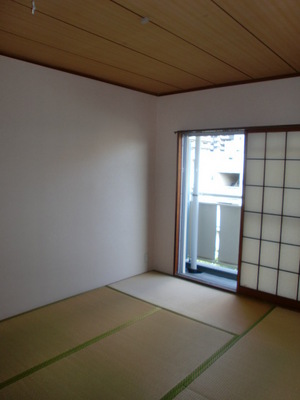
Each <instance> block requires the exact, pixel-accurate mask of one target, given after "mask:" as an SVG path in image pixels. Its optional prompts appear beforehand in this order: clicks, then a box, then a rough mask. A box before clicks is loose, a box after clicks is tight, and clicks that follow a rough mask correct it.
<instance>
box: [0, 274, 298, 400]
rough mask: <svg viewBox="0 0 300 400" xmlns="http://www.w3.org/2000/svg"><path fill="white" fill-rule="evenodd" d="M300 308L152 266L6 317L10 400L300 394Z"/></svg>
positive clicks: (2, 382) (5, 386)
mask: <svg viewBox="0 0 300 400" xmlns="http://www.w3.org/2000/svg"><path fill="white" fill-rule="evenodd" d="M299 337H300V314H299V313H297V312H294V311H290V310H287V309H283V308H279V307H274V306H272V305H271V304H266V303H262V302H259V301H257V300H253V299H248V298H245V297H239V296H236V295H235V294H231V293H226V292H223V291H219V290H214V289H211V288H208V287H205V286H201V285H198V284H195V283H192V282H188V281H184V280H182V279H179V278H175V277H171V276H166V275H163V274H160V273H157V272H149V273H146V274H142V275H139V276H135V277H133V278H130V279H126V280H123V281H120V282H117V283H115V284H113V285H110V286H108V287H103V288H99V289H96V290H93V291H90V292H87V293H84V294H81V295H78V296H75V297H72V298H69V299H66V300H64V301H61V302H58V303H54V304H51V305H49V306H46V307H42V308H40V309H37V310H34V311H31V312H28V313H25V314H22V315H19V316H17V317H13V318H10V319H7V320H5V321H2V322H0V399H16V400H19V399H30V400H32V399H41V400H43V399H55V400H61V399H74V400H77V399H84V400H89V399H104V400H106V399H108V400H110V399H139V400H143V399H155V400H156V399H176V400H187V399H188V400H224V399H228V400H235V399H243V400H244V399H249V400H256V399H262V400H269V399H270V400H276V399H280V400H281V399H297V400H298V398H299V394H300V379H299V378H300V346H299Z"/></svg>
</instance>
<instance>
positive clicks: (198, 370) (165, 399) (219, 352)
mask: <svg viewBox="0 0 300 400" xmlns="http://www.w3.org/2000/svg"><path fill="white" fill-rule="evenodd" d="M275 308H276V306H273V307H272V308H271V309H270V310H268V311H267V312H266V313H265V314H264V315H263V316H262V317H261V318H259V319H258V320H257V321H255V323H254V324H252V325H251V326H250V327H249V328H248V329H246V330H245V331H244V332H243V333H241V334H240V335H236V336H235V337H233V338H232V339H231V340H230V341H229V342H228V343H226V344H225V345H224V346H222V347H221V348H220V349H219V350H217V351H216V352H215V353H214V354H213V355H212V356H210V357H209V358H208V359H207V360H205V361H204V362H203V363H202V364H201V365H199V367H197V368H196V369H195V370H194V371H193V372H191V373H190V374H189V375H188V376H186V377H185V378H184V379H183V380H182V381H181V382H179V383H178V384H177V385H176V386H174V387H173V388H172V389H171V390H170V391H169V392H168V393H166V394H165V395H164V396H163V397H162V398H161V399H160V400H172V399H174V398H175V397H176V396H177V395H178V394H179V393H181V392H182V391H183V390H185V389H186V388H187V387H188V386H189V385H190V384H191V383H192V382H193V381H194V380H195V379H196V378H198V377H199V376H200V375H201V374H203V372H205V371H206V370H207V369H208V368H209V367H210V366H211V365H212V364H214V363H215V362H216V361H217V360H218V359H219V358H220V357H222V356H223V355H224V354H225V353H226V352H227V351H228V350H230V349H231V348H232V347H233V346H234V345H235V344H236V343H237V342H238V341H239V340H240V339H242V338H243V337H244V336H246V335H247V334H248V333H249V332H250V331H251V330H252V329H253V328H255V327H256V326H257V325H258V324H259V323H260V322H261V321H263V320H264V319H265V318H266V317H267V316H268V315H269V314H271V312H272V311H273V310H274V309H275Z"/></svg>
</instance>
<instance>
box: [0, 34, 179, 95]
mask: <svg viewBox="0 0 300 400" xmlns="http://www.w3.org/2000/svg"><path fill="white" fill-rule="evenodd" d="M0 42H1V49H2V53H3V54H5V55H6V56H9V57H14V58H19V59H22V60H25V61H29V62H34V63H38V64H40V65H44V66H48V67H52V68H55V69H60V70H62V71H66V72H70V73H75V74H79V75H82V76H86V77H89V78H93V79H97V80H100V81H104V82H108V83H111V84H117V85H121V86H124V87H128V88H132V89H135V90H139V91H143V92H146V93H149V94H154V95H161V94H166V93H167V94H169V93H173V92H177V91H178V90H179V89H178V88H177V87H173V86H170V85H166V84H164V83H162V82H157V81H155V80H152V79H148V78H145V77H142V76H139V75H136V74H132V73H130V72H126V71H123V70H121V69H119V68H115V67H112V66H110V65H106V64H102V63H99V62H96V61H92V60H86V59H85V58H82V57H80V56H75V55H73V54H71V53H67V52H65V51H61V50H59V49H55V48H53V47H49V46H45V45H41V44H39V43H36V42H30V41H29V40H27V39H24V38H22V37H19V36H16V35H13V34H10V33H7V32H3V31H0ZM36 54H39V60H38V61H37V60H36Z"/></svg>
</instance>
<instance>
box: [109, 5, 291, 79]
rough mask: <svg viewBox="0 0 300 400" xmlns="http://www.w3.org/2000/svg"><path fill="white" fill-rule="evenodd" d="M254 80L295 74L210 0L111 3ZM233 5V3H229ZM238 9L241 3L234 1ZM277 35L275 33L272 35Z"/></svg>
mask: <svg viewBox="0 0 300 400" xmlns="http://www.w3.org/2000/svg"><path fill="white" fill-rule="evenodd" d="M114 2H115V3H118V4H120V5H122V6H124V7H126V8H127V9H130V10H132V11H133V12H135V13H137V14H139V15H143V16H147V17H148V18H149V19H150V21H151V22H153V23H155V24H157V25H158V26H161V27H163V28H165V29H166V30H168V31H170V32H172V33H173V34H175V35H178V36H180V37H182V38H183V39H184V40H187V41H188V42H190V43H193V44H194V45H196V46H198V47H199V48H201V49H203V50H205V51H207V52H209V53H211V54H213V55H214V56H216V57H218V58H220V59H222V60H224V61H225V62H227V63H228V64H230V65H233V66H235V67H236V68H238V69H239V70H241V71H243V72H245V73H246V74H248V75H249V76H252V77H254V78H256V79H259V78H265V77H272V76H278V75H287V74H292V73H295V71H294V70H293V69H292V68H291V67H290V66H289V65H288V64H286V63H285V62H284V61H283V60H282V59H281V58H280V57H278V56H276V54H274V53H273V52H272V51H271V50H270V49H268V47H266V46H264V44H262V43H261V42H260V41H259V40H257V39H256V38H255V37H254V36H253V35H251V34H250V33H249V32H248V31H247V30H246V29H244V28H243V27H242V26H241V25H240V24H239V23H238V22H236V21H235V20H234V19H232V18H231V17H230V16H229V15H228V14H227V13H225V12H224V11H222V10H221V9H220V8H219V7H218V6H217V5H216V4H214V3H213V2H212V1H211V0H185V1H182V0H164V1H161V0H151V1H149V0H114ZM232 3H233V2H232ZM235 3H236V4H237V7H239V6H240V5H241V4H242V2H240V1H236V2H235ZM275 34H276V33H275Z"/></svg>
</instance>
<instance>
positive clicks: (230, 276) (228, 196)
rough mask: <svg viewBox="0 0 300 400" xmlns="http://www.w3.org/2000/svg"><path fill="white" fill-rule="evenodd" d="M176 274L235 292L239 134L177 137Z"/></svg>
mask: <svg viewBox="0 0 300 400" xmlns="http://www.w3.org/2000/svg"><path fill="white" fill-rule="evenodd" d="M180 153H181V169H180V171H181V172H180V175H181V176H180V182H181V185H180V186H181V187H180V217H179V247H178V257H177V271H176V272H177V274H179V275H182V276H186V277H189V278H191V279H196V280H198V281H201V282H204V283H206V284H209V285H214V286H218V287H223V288H226V289H229V290H236V287H237V270H238V257H239V241H240V221H241V206H242V190H243V170H244V132H243V131H242V130H238V131H236V130H231V131H221V132H220V131H214V132H197V133H196V132H195V133H193V132H189V133H187V134H182V140H181V149H180Z"/></svg>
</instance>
